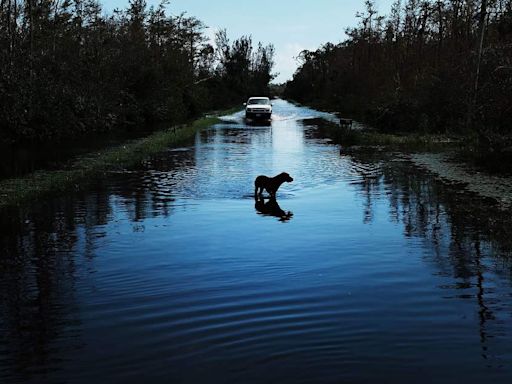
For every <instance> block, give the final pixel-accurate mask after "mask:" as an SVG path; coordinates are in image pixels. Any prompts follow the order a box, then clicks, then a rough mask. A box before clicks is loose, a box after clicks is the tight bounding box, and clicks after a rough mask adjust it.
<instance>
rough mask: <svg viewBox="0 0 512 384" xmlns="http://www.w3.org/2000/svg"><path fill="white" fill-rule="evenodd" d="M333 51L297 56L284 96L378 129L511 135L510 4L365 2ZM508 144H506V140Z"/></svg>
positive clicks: (494, 0)
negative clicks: (385, 10) (381, 6)
mask: <svg viewBox="0 0 512 384" xmlns="http://www.w3.org/2000/svg"><path fill="white" fill-rule="evenodd" d="M357 16H358V18H359V21H360V22H359V25H358V26H357V27H355V28H349V29H347V30H346V35H347V38H346V40H344V41H343V42H341V43H339V44H332V43H327V44H325V45H323V46H321V47H320V48H319V49H318V50H316V51H314V52H311V51H303V52H302V53H301V54H300V56H299V59H300V60H301V62H300V63H301V65H300V67H299V69H298V70H297V71H296V73H295V75H294V77H293V79H292V80H291V81H290V82H288V83H287V85H286V89H285V96H286V97H289V98H292V99H295V100H297V101H300V102H304V103H314V104H315V103H317V104H320V105H323V106H325V107H328V108H334V109H337V110H339V111H342V112H345V113H352V114H356V115H360V116H362V117H363V118H365V119H366V120H367V121H370V122H371V123H373V124H375V125H376V127H378V128H380V129H381V130H383V131H404V132H407V131H409V132H410V131H415V132H418V131H419V132H424V133H451V132H458V133H463V134H469V135H473V136H475V137H478V138H480V141H481V142H482V143H484V142H486V143H487V144H488V145H490V144H489V143H490V141H491V140H492V137H495V136H500V137H503V136H506V135H509V136H510V135H512V1H511V0H444V1H442V0H406V1H400V0H398V1H396V2H395V3H394V4H393V6H392V8H391V11H390V13H389V15H387V16H382V15H379V14H378V12H377V11H376V8H375V4H374V1H371V0H367V1H365V10H364V12H362V13H358V14H357ZM508 145H512V143H509V144H508Z"/></svg>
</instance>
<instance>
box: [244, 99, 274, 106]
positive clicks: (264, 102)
mask: <svg viewBox="0 0 512 384" xmlns="http://www.w3.org/2000/svg"><path fill="white" fill-rule="evenodd" d="M269 102H270V101H269V99H250V100H249V101H248V102H247V104H249V105H251V104H269Z"/></svg>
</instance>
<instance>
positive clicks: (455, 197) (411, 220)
mask: <svg viewBox="0 0 512 384" xmlns="http://www.w3.org/2000/svg"><path fill="white" fill-rule="evenodd" d="M369 157H370V158H368V156H366V157H363V156H354V157H353V160H354V165H353V170H355V171H356V173H357V174H358V175H359V181H358V182H357V183H354V184H356V185H359V192H360V193H361V195H363V196H364V197H365V199H366V203H365V205H364V207H363V209H364V222H365V223H367V222H371V220H372V218H373V216H374V214H373V211H374V205H373V200H374V198H375V197H380V196H382V195H383V193H385V194H386V196H387V199H388V201H389V206H390V212H389V217H390V219H391V220H392V221H393V222H395V223H402V224H403V227H404V234H405V236H407V237H417V238H421V239H423V240H424V241H423V244H424V245H425V246H426V247H428V248H429V249H431V251H432V257H431V260H430V261H432V262H433V263H434V264H435V265H436V267H437V269H438V270H439V271H440V274H441V275H443V276H446V277H448V276H451V277H452V278H453V279H454V280H455V282H454V285H453V286H447V287H442V288H446V289H451V288H455V289H457V290H462V292H463V290H467V289H473V291H474V293H471V294H466V293H461V294H459V295H457V297H459V298H461V299H476V304H477V315H478V318H479V324H480V329H479V333H480V334H479V337H480V342H481V346H482V356H483V357H484V358H486V359H487V358H488V357H489V352H488V347H489V342H490V339H491V338H492V336H497V335H500V334H502V332H503V330H502V329H498V328H499V326H500V322H499V321H497V317H498V315H500V314H501V315H506V313H504V310H505V308H504V306H506V305H507V303H500V302H498V301H497V299H496V297H495V296H494V295H493V294H492V293H493V292H492V289H491V288H489V287H486V284H485V283H486V280H485V275H486V274H487V273H492V274H493V275H496V276H497V277H499V278H500V279H501V280H502V281H504V282H505V283H506V285H507V286H510V278H511V276H510V270H511V267H512V263H511V258H510V256H511V255H512V237H511V236H510V234H509V233H508V228H510V227H511V224H512V218H511V217H510V215H509V214H507V213H506V212H501V211H500V210H498V209H496V208H493V206H492V204H490V202H487V203H486V202H483V201H482V199H480V198H477V197H475V196H471V195H469V194H467V193H464V192H462V191H461V190H460V189H458V188H456V187H446V186H444V185H443V184H442V183H440V182H438V181H436V180H434V178H433V177H432V176H429V175H426V174H425V173H424V172H420V171H417V172H416V171H415V169H414V168H413V167H411V165H410V164H409V163H407V162H405V161H402V162H391V161H387V162H384V163H379V164H381V166H377V162H376V161H377V160H375V159H372V158H371V156H369ZM377 167H378V171H376V170H375V169H376V168H377ZM368 169H371V170H372V172H370V173H368ZM376 180H378V181H379V182H376ZM380 181H381V182H380ZM505 312H506V311H505ZM489 321H493V322H492V323H489ZM491 327H492V330H491ZM491 334H492V335H491Z"/></svg>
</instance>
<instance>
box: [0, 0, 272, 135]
mask: <svg viewBox="0 0 512 384" xmlns="http://www.w3.org/2000/svg"><path fill="white" fill-rule="evenodd" d="M167 5H168V2H167V1H163V2H162V3H160V5H158V6H155V7H148V6H147V5H146V2H145V1H144V0H131V1H130V2H129V5H128V7H127V8H126V9H125V10H115V11H113V12H112V14H110V15H104V14H103V12H102V8H101V6H100V4H99V3H98V2H97V1H96V0H61V1H57V0H25V1H22V0H1V1H0V142H4V143H13V142H22V141H28V140H30V141H50V140H56V139H59V138H63V137H68V136H73V135H77V134H80V135H82V134H91V133H94V132H101V131H107V130H111V129H114V128H116V127H127V126H130V125H140V124H146V123H153V122H157V121H167V122H170V123H180V122H183V121H185V120H186V119H189V118H192V117H194V116H197V115H198V114H200V113H201V112H204V111H207V110H210V109H215V108H221V107H226V106H229V105H231V104H233V103H234V102H240V101H241V100H242V99H245V98H246V97H247V96H248V94H249V93H251V92H261V93H266V92H268V83H269V81H270V80H271V79H272V74H271V73H272V67H273V55H274V50H273V47H272V46H268V47H263V46H261V45H258V47H257V48H256V49H253V45H252V39H251V38H250V37H242V38H240V39H238V40H236V41H235V42H234V43H233V45H232V46H231V45H229V44H228V40H227V38H226V37H225V36H224V39H220V40H219V39H218V42H220V43H222V44H228V46H225V45H222V46H219V47H218V48H217V47H214V46H213V45H212V44H210V43H209V42H208V39H207V37H206V35H205V34H204V29H205V25H204V24H203V23H202V22H201V21H200V20H198V19H196V18H194V17H190V16H187V15H186V14H180V15H177V16H170V15H168V14H166V6H167Z"/></svg>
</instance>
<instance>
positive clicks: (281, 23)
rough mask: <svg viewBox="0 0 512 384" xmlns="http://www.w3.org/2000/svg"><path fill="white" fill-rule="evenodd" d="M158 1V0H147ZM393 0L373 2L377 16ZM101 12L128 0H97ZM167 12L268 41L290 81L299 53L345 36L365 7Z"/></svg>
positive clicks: (231, 4) (197, 0)
mask: <svg viewBox="0 0 512 384" xmlns="http://www.w3.org/2000/svg"><path fill="white" fill-rule="evenodd" d="M146 1H147V3H148V5H156V4H158V3H159V1H158V0H146ZM393 1H394V0H375V5H376V7H377V9H378V11H379V12H380V13H381V14H387V13H388V12H389V10H390V8H391V3H392V2H393ZM100 2H101V3H102V4H103V8H104V10H105V11H107V12H110V11H111V10H113V9H115V8H126V7H127V5H128V0H100ZM167 9H168V12H169V13H170V14H174V15H178V14H180V13H182V12H186V13H187V14H188V15H189V16H195V17H196V18H198V19H199V20H201V21H203V22H204V23H205V24H206V26H208V29H207V30H206V34H207V35H208V36H212V37H213V36H214V35H215V31H217V30H219V29H223V28H226V29H227V32H228V36H229V37H230V39H231V40H234V39H236V38H238V37H240V36H242V35H251V36H252V38H253V43H254V45H256V44H257V42H258V41H261V42H262V43H263V44H265V45H266V44H270V43H272V44H273V45H274V47H275V49H276V56H275V61H276V66H275V69H274V71H275V72H278V73H279V75H278V76H277V78H276V79H275V80H274V82H275V83H281V82H284V81H286V80H289V79H291V77H292V76H293V73H294V72H295V70H296V69H297V61H296V57H297V55H298V54H299V53H300V52H301V51H303V50H305V49H308V50H315V49H317V48H318V47H319V46H320V45H322V44H324V43H326V42H332V43H337V42H340V41H342V40H343V39H344V37H345V33H344V31H345V29H346V28H347V27H352V26H355V25H357V18H356V13H357V12H361V11H363V10H364V5H363V0H236V1H235V0H171V1H170V4H169V5H168V7H167Z"/></svg>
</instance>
